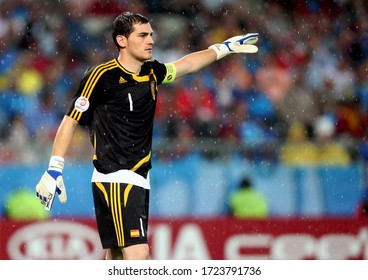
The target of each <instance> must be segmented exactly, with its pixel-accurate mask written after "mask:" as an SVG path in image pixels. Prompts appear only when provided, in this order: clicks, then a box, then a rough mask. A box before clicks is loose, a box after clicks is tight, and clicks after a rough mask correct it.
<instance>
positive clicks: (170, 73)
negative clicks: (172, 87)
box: [162, 63, 176, 84]
mask: <svg viewBox="0 0 368 280" xmlns="http://www.w3.org/2000/svg"><path fill="white" fill-rule="evenodd" d="M165 67H166V76H165V78H164V80H163V81H162V83H163V84H169V83H172V82H173V81H175V78H176V66H175V64H174V63H165Z"/></svg>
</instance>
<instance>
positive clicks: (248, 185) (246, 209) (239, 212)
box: [229, 177, 270, 219]
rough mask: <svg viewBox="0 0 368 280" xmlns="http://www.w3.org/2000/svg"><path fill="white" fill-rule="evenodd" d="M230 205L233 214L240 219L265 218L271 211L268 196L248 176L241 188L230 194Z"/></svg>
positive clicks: (241, 183)
mask: <svg viewBox="0 0 368 280" xmlns="http://www.w3.org/2000/svg"><path fill="white" fill-rule="evenodd" d="M229 205H230V208H231V213H232V215H233V216H234V217H235V218H240V219H249V218H258V219H264V218H266V217H268V215H269V211H270V210H269V206H268V202H267V200H266V198H265V197H264V196H263V195H262V194H261V193H260V192H259V191H258V190H257V189H255V187H254V186H253V184H252V182H251V181H250V179H249V178H246V177H245V178H243V179H242V180H241V182H240V184H239V188H238V189H237V190H236V191H235V192H233V193H232V194H231V195H230V197H229Z"/></svg>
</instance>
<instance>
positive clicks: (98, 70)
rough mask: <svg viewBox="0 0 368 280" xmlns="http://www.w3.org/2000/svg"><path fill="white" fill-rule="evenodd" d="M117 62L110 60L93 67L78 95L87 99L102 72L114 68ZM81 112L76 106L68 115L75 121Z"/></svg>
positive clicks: (80, 115) (78, 118)
mask: <svg viewBox="0 0 368 280" xmlns="http://www.w3.org/2000/svg"><path fill="white" fill-rule="evenodd" d="M118 66H119V65H118V63H117V62H116V60H111V61H109V62H107V63H104V64H101V65H98V66H97V67H96V68H95V69H93V71H92V73H91V74H90V75H89V77H88V80H87V82H86V84H85V85H84V88H83V90H82V93H81V95H80V96H83V97H85V98H87V99H89V98H90V97H91V94H92V91H93V88H94V87H95V86H96V83H97V82H98V80H99V79H100V77H101V76H102V74H103V73H105V72H106V71H108V70H111V69H114V68H116V67H118ZM82 113H83V112H79V111H77V110H76V108H74V109H73V111H72V112H71V114H70V117H71V118H73V119H75V120H76V121H79V120H80V118H81V117H82Z"/></svg>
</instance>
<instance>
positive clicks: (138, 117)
mask: <svg viewBox="0 0 368 280" xmlns="http://www.w3.org/2000/svg"><path fill="white" fill-rule="evenodd" d="M165 75H166V67H165V65H164V64H162V63H160V62H158V61H156V60H153V61H147V62H145V63H144V64H143V66H142V69H141V72H140V74H139V75H135V74H133V73H131V72H129V71H127V70H126V69H124V68H123V67H122V66H121V65H120V64H119V62H118V61H117V60H116V59H114V60H111V61H109V62H107V63H104V64H100V65H98V66H95V67H93V68H91V69H89V70H88V71H87V72H86V73H85V76H84V77H83V79H82V81H81V83H80V86H79V89H78V91H77V93H76V95H75V97H74V99H73V102H72V104H71V106H70V107H69V109H68V111H67V113H66V115H68V116H69V117H71V118H73V119H75V120H77V121H78V122H79V123H80V124H81V125H87V126H88V127H89V128H90V138H91V142H92V145H93V147H94V150H95V154H94V157H93V164H94V166H95V168H96V169H97V171H99V172H101V173H105V174H107V173H111V172H115V171H117V170H120V169H130V170H133V171H135V172H137V173H138V174H140V175H143V176H145V175H146V173H147V171H148V170H149V169H150V168H151V148H152V131H153V121H154V113H155V108H156V100H157V86H158V85H159V84H161V83H162V81H163V80H164V78H165Z"/></svg>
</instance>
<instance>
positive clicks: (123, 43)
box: [116, 35, 128, 48]
mask: <svg viewBox="0 0 368 280" xmlns="http://www.w3.org/2000/svg"><path fill="white" fill-rule="evenodd" d="M116 42H117V43H118V44H119V46H120V47H121V48H125V47H126V46H127V43H128V39H127V37H125V36H123V35H118V36H116Z"/></svg>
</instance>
